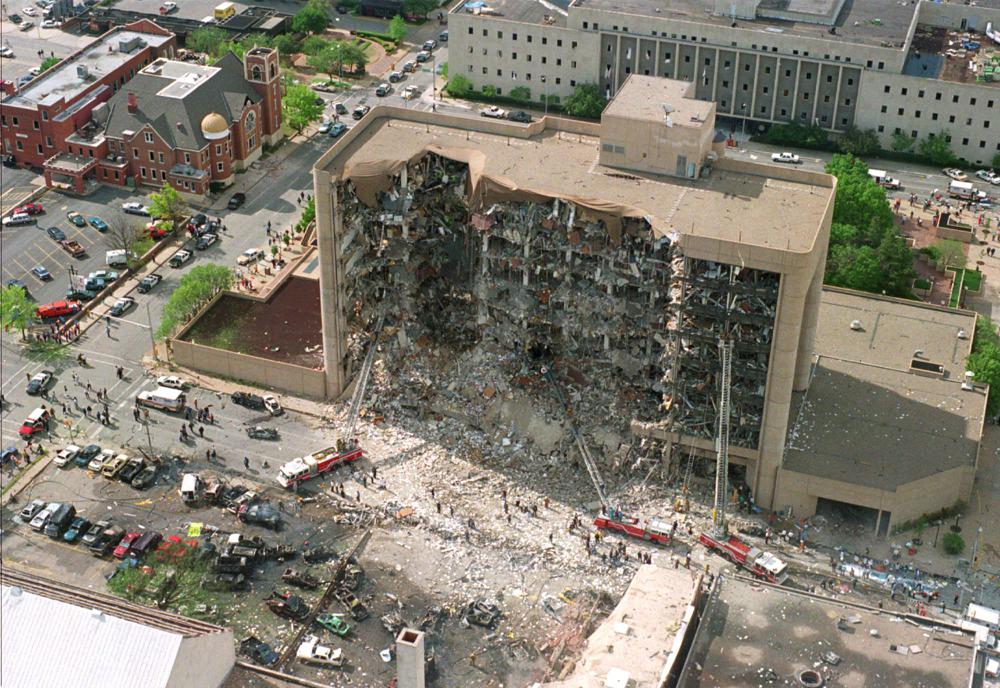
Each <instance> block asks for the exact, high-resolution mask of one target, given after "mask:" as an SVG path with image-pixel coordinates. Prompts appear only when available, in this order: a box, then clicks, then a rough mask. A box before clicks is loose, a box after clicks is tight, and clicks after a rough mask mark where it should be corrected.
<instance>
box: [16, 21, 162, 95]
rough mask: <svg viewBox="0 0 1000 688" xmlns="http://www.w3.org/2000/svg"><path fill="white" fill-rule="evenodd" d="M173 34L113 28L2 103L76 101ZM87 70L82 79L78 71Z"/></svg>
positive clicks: (160, 44)
mask: <svg viewBox="0 0 1000 688" xmlns="http://www.w3.org/2000/svg"><path fill="white" fill-rule="evenodd" d="M172 38H173V35H170V34H168V35H160V34H155V33H143V32H140V31H132V30H130V29H124V28H119V29H114V30H112V31H109V32H108V33H106V34H104V35H103V36H101V37H100V38H99V39H97V40H96V41H94V42H93V43H91V44H90V45H88V46H87V47H86V48H84V49H83V50H81V51H80V52H79V53H77V54H76V55H75V56H72V57H69V58H67V59H65V60H63V61H62V62H60V63H59V64H57V65H56V66H55V67H53V68H52V69H50V70H49V71H47V72H45V73H44V74H42V75H41V76H40V77H38V78H37V79H35V80H34V81H30V82H29V83H28V84H27V85H26V86H25V87H24V88H22V89H21V90H20V91H18V92H17V93H15V94H14V95H11V96H8V97H7V98H5V99H4V100H3V102H4V103H7V104H10V105H20V106H22V107H37V106H39V105H42V106H47V105H54V104H56V103H58V102H59V101H60V100H63V99H65V100H67V101H70V100H73V99H74V98H76V97H77V96H79V95H80V94H81V93H82V92H83V91H85V90H86V89H88V88H90V87H91V86H92V85H93V83H94V82H95V81H97V80H99V79H101V78H102V77H105V76H107V75H108V74H110V73H111V72H113V71H115V70H116V69H118V68H119V67H121V66H122V65H124V64H125V63H126V62H128V61H129V60H130V59H132V57H133V56H134V54H135V52H136V51H137V50H141V49H142V48H144V47H146V46H150V45H151V46H153V47H154V48H159V47H160V46H162V45H163V44H165V43H167V42H168V41H170V40H171V39H172ZM81 67H82V68H84V69H85V70H86V76H81V75H80V73H79V72H78V70H79V69H80V68H81Z"/></svg>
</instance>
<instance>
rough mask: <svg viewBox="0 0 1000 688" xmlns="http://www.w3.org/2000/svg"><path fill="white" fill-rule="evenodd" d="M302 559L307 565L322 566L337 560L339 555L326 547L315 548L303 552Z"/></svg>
mask: <svg viewBox="0 0 1000 688" xmlns="http://www.w3.org/2000/svg"><path fill="white" fill-rule="evenodd" d="M302 558H303V559H304V560H305V562H306V563H307V564H322V563H323V562H325V561H330V560H331V559H336V558H337V553H336V552H334V551H333V550H329V549H326V548H325V547H313V548H311V549H307V550H305V551H304V552H302Z"/></svg>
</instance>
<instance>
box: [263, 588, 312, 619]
mask: <svg viewBox="0 0 1000 688" xmlns="http://www.w3.org/2000/svg"><path fill="white" fill-rule="evenodd" d="M271 594H272V595H273V597H272V598H271V599H269V600H267V608H268V609H270V610H271V611H272V612H274V613H275V614H277V615H278V616H280V617H282V618H285V619H291V620H292V621H304V620H305V619H306V617H308V616H309V605H307V604H306V603H305V602H304V601H303V600H302V598H301V597H299V596H298V595H292V594H289V593H277V592H275V593H271Z"/></svg>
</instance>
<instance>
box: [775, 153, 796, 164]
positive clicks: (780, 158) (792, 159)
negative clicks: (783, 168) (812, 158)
mask: <svg viewBox="0 0 1000 688" xmlns="http://www.w3.org/2000/svg"><path fill="white" fill-rule="evenodd" d="M771 162H782V163H787V164H789V165H798V164H799V163H801V162H802V160H800V159H799V156H797V155H795V153H787V152H786V153H771Z"/></svg>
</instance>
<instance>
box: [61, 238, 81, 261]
mask: <svg viewBox="0 0 1000 688" xmlns="http://www.w3.org/2000/svg"><path fill="white" fill-rule="evenodd" d="M59 245H60V246H62V247H63V250H64V251H66V253H68V254H70V255H71V256H73V257H74V258H79V257H80V256H82V255H84V254H85V253H86V252H87V249H85V248H84V247H83V246H81V245H80V244H79V242H76V241H73V240H72V239H63V240H62V241H60V242H59Z"/></svg>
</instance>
